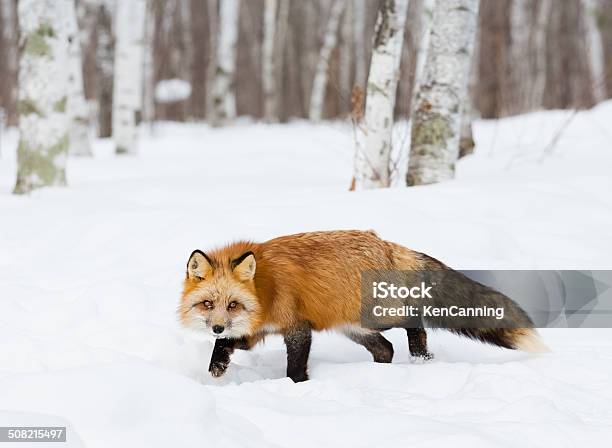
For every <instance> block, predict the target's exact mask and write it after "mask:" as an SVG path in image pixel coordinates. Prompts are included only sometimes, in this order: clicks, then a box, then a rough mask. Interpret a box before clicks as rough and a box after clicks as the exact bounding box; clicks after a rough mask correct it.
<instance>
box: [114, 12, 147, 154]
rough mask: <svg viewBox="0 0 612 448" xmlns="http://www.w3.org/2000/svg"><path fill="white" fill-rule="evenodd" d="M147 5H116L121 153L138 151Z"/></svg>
mask: <svg viewBox="0 0 612 448" xmlns="http://www.w3.org/2000/svg"><path fill="white" fill-rule="evenodd" d="M146 4H147V2H146V0H130V1H119V2H117V6H116V16H115V17H116V20H115V24H116V31H115V34H116V43H115V76H114V85H113V138H114V140H115V148H116V152H117V154H136V153H137V152H138V148H137V144H138V130H137V125H138V121H139V118H140V115H141V111H142V89H143V58H144V28H145V17H146Z"/></svg>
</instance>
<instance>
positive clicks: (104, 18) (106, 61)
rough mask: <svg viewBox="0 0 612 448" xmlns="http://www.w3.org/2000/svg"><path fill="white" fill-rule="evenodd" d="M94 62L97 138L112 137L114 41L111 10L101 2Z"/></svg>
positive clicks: (98, 13) (98, 12)
mask: <svg viewBox="0 0 612 448" xmlns="http://www.w3.org/2000/svg"><path fill="white" fill-rule="evenodd" d="M97 16H98V17H97V26H96V33H97V34H96V53H97V54H96V60H97V64H98V65H97V68H98V70H99V73H100V75H99V86H98V137H101V138H107V137H112V135H113V71H114V66H115V40H114V37H113V28H112V16H113V9H112V8H111V7H110V5H108V4H106V3H105V2H102V3H101V4H100V6H99V8H98V11H97Z"/></svg>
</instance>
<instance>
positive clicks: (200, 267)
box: [187, 250, 212, 280]
mask: <svg viewBox="0 0 612 448" xmlns="http://www.w3.org/2000/svg"><path fill="white" fill-rule="evenodd" d="M211 270H212V266H211V265H210V260H209V259H208V257H207V256H206V254H205V253H204V252H202V251H201V250H194V251H193V252H192V253H191V256H190V257H189V261H188V262H187V278H188V279H190V280H202V279H203V278H204V277H206V275H207V274H208V273H209V272H210V271H211Z"/></svg>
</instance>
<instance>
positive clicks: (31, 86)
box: [14, 0, 69, 194]
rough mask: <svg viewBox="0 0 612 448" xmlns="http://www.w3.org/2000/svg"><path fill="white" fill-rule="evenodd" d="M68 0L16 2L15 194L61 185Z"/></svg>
mask: <svg viewBox="0 0 612 448" xmlns="http://www.w3.org/2000/svg"><path fill="white" fill-rule="evenodd" d="M68 11H69V4H68V0H20V2H19V4H18V16H19V28H20V48H21V49H22V51H21V52H20V57H19V92H18V110H19V145H18V149H17V181H16V184H15V189H14V193H15V194H24V193H29V192H30V191H32V190H33V189H35V188H40V187H44V186H50V185H65V184H66V158H67V155H68V141H69V140H68V131H69V119H68V114H67V112H66V103H67V100H68V98H67V97H66V92H67V91H68V33H67V22H66V16H67V13H68Z"/></svg>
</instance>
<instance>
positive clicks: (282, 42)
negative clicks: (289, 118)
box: [274, 0, 290, 120]
mask: <svg viewBox="0 0 612 448" xmlns="http://www.w3.org/2000/svg"><path fill="white" fill-rule="evenodd" d="M289 3H290V2H289V0H282V1H281V3H280V5H279V7H278V19H277V29H276V34H275V36H276V37H275V41H276V44H275V45H274V82H275V83H276V88H275V89H274V107H275V113H276V117H277V118H278V119H279V120H280V119H281V111H282V105H281V103H282V102H281V99H282V97H283V74H284V69H285V48H286V45H287V44H286V42H287V41H288V40H289V39H288V38H287V37H288V27H289Z"/></svg>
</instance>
